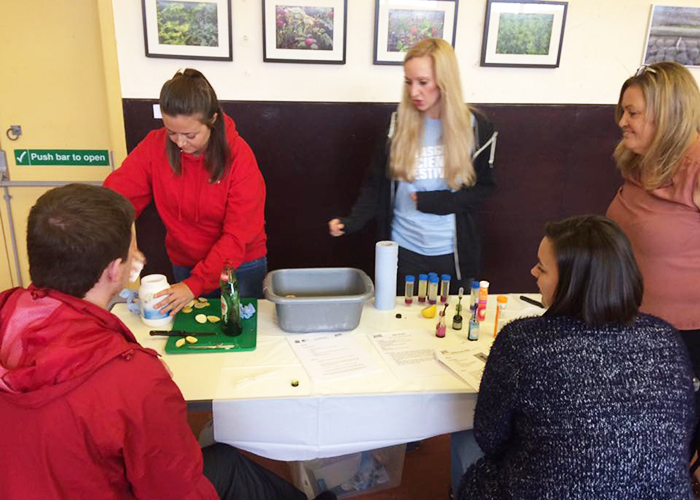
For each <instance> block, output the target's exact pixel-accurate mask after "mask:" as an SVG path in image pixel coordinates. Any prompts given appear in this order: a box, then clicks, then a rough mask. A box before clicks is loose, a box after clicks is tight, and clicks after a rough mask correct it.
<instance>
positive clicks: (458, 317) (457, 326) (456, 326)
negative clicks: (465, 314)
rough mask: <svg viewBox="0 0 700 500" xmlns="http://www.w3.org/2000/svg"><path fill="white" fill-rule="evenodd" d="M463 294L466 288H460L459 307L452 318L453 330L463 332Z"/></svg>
mask: <svg viewBox="0 0 700 500" xmlns="http://www.w3.org/2000/svg"><path fill="white" fill-rule="evenodd" d="M462 294H464V288H462V287H459V299H458V300H457V307H456V308H455V311H456V312H455V315H454V317H453V318H452V329H453V330H461V329H462V322H463V321H464V319H463V318H462Z"/></svg>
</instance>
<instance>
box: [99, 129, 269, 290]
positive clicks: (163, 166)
mask: <svg viewBox="0 0 700 500" xmlns="http://www.w3.org/2000/svg"><path fill="white" fill-rule="evenodd" d="M224 124H225V127H226V136H227V139H228V145H229V147H230V148H231V156H232V158H233V163H232V165H231V167H230V168H229V169H228V170H227V172H226V173H225V174H224V177H222V178H221V180H220V181H219V182H217V183H215V184H211V183H210V182H209V174H208V173H207V171H206V170H205V168H204V155H203V154H202V155H200V156H199V157H195V156H193V155H190V154H187V153H181V156H180V158H181V166H182V170H181V174H180V175H177V176H176V175H175V174H174V173H173V171H172V169H171V167H170V163H169V162H168V157H167V154H166V150H165V146H166V141H169V140H170V139H168V136H167V133H166V131H165V129H164V128H161V129H158V130H154V131H152V132H150V133H149V134H148V135H147V136H146V138H145V139H144V140H143V141H141V142H140V143H139V145H138V146H136V148H135V149H134V150H133V151H132V152H131V154H129V156H128V157H127V158H126V160H124V163H122V166H121V167H120V168H118V169H117V170H115V171H114V172H113V173H111V174H110V175H109V177H107V179H106V180H105V182H104V185H105V186H107V187H108V188H111V189H113V190H115V191H117V192H118V193H120V194H122V195H123V196H124V197H126V198H128V199H129V200H130V201H131V203H133V205H134V207H135V208H136V216H137V217H138V215H139V214H140V213H141V211H142V210H143V209H144V208H146V206H148V204H149V203H150V202H151V200H152V199H153V200H155V204H156V208H157V209H158V214H160V217H161V219H163V223H164V224H165V228H166V229H167V236H166V237H165V248H166V250H167V251H168V256H169V257H170V261H171V262H172V263H173V264H175V265H177V266H185V267H192V268H194V269H193V270H192V275H191V276H190V277H189V278H188V279H186V280H185V284H187V286H188V287H189V288H190V290H192V293H193V294H194V295H195V297H196V296H199V295H201V294H202V293H206V292H210V291H212V290H214V289H216V288H218V286H219V276H220V275H221V270H222V269H223V267H224V262H225V261H227V260H228V261H230V262H231V263H232V264H233V265H234V266H235V267H238V266H239V265H241V264H242V263H244V262H249V261H251V260H255V259H259V258H261V257H264V256H265V255H266V254H267V246H266V240H267V237H266V235H265V181H264V180H263V177H262V175H261V174H260V170H259V169H258V164H257V162H256V161H255V156H254V155H253V151H252V150H251V149H250V147H249V146H248V144H247V143H246V142H245V141H244V140H243V138H242V137H241V136H240V135H238V132H237V131H236V125H235V124H234V122H233V120H232V119H231V118H229V117H228V116H226V115H224Z"/></svg>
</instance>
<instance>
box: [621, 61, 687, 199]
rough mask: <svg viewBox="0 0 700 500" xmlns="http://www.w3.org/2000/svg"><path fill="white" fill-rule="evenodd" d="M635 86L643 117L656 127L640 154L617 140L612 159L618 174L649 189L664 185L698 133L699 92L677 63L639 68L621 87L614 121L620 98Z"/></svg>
mask: <svg viewBox="0 0 700 500" xmlns="http://www.w3.org/2000/svg"><path fill="white" fill-rule="evenodd" d="M634 85H636V86H638V87H639V88H640V89H641V91H642V93H643V94H644V100H645V101H646V110H645V113H646V116H648V117H650V118H651V119H652V120H653V121H654V124H655V126H656V133H655V135H654V140H653V141H652V142H651V145H650V146H649V149H647V151H646V152H645V153H644V154H641V155H640V154H637V153H635V152H634V151H632V150H630V149H628V148H627V147H625V145H624V140H623V141H620V143H619V144H618V145H617V148H616V149H615V155H614V156H615V160H616V161H617V166H618V167H619V168H620V171H621V172H622V174H623V175H624V176H625V177H627V178H630V179H634V180H636V181H637V182H639V183H640V184H641V185H642V186H643V187H644V188H645V189H648V190H651V189H656V188H658V187H661V186H664V185H667V184H668V183H669V182H670V180H671V178H672V177H673V175H674V174H675V173H676V171H677V170H678V167H679V166H680V165H681V160H683V157H684V156H685V153H686V151H687V150H688V148H689V147H690V146H691V144H692V143H693V141H694V140H695V139H696V138H697V136H698V132H699V131H700V91H699V90H698V84H697V82H696V81H695V78H693V75H691V74H690V72H689V71H688V70H687V69H686V68H685V67H684V66H682V65H681V64H678V63H675V62H660V63H656V64H651V65H649V66H643V67H642V68H640V69H639V71H637V74H635V75H634V76H632V77H630V78H628V79H627V81H625V83H624V84H623V85H622V89H621V90H620V99H619V100H618V102H617V108H616V110H615V118H616V119H617V121H618V123H619V122H620V119H621V118H622V115H623V113H624V109H623V107H622V96H623V95H624V93H625V90H627V89H628V88H629V87H631V86H634Z"/></svg>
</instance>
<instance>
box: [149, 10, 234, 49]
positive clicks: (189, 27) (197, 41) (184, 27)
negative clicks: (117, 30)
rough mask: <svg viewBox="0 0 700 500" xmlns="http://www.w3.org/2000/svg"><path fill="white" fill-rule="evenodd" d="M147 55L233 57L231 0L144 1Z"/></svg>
mask: <svg viewBox="0 0 700 500" xmlns="http://www.w3.org/2000/svg"><path fill="white" fill-rule="evenodd" d="M141 1H142V8H143V37H144V42H145V45H146V57H164V58H169V59H214V60H220V61H231V60H233V54H232V51H231V46H232V43H231V0H194V1H193V0H141Z"/></svg>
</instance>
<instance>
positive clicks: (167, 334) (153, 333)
mask: <svg viewBox="0 0 700 500" xmlns="http://www.w3.org/2000/svg"><path fill="white" fill-rule="evenodd" d="M150 334H151V337H157V336H158V337H159V336H163V337H187V336H192V337H200V336H204V335H216V332H186V331H184V330H151V331H150Z"/></svg>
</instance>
